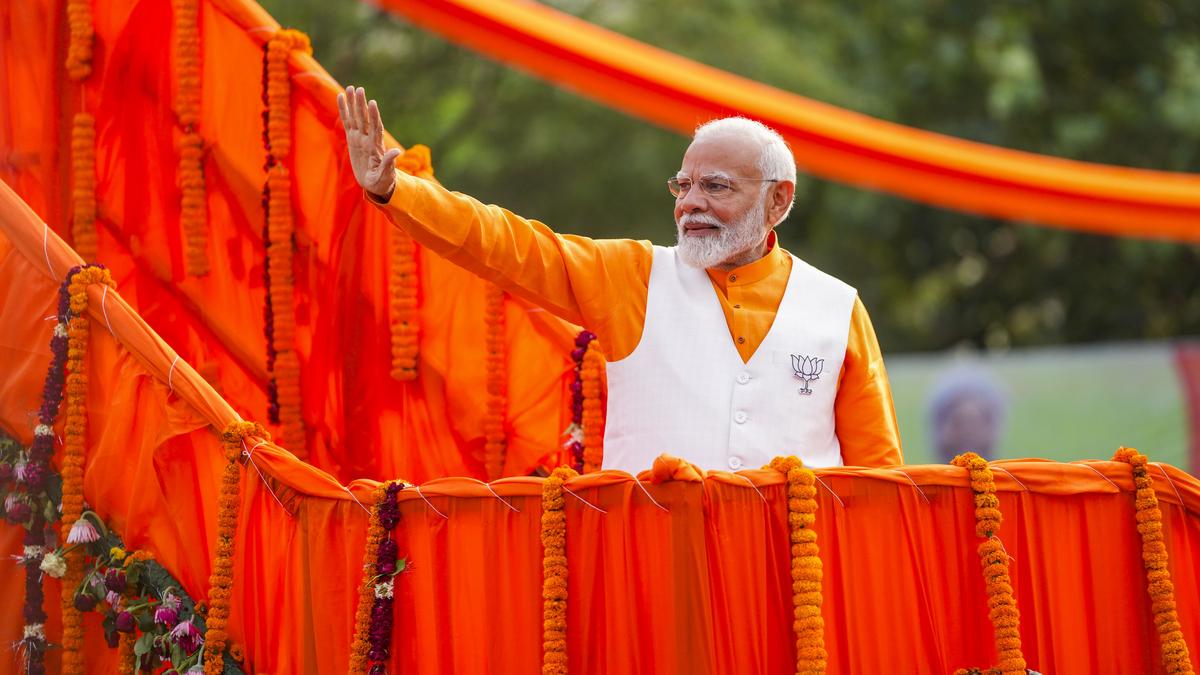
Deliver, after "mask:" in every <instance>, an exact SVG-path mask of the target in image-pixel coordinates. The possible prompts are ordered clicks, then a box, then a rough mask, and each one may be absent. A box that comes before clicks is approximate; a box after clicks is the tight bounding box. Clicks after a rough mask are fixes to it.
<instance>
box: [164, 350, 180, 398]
mask: <svg viewBox="0 0 1200 675" xmlns="http://www.w3.org/2000/svg"><path fill="white" fill-rule="evenodd" d="M176 363H179V355H178V354H176V355H175V360H174V361H172V362H171V369H170V370H168V371H167V387H168V388H169V389H170V390H171V393H172V394H174V393H175V384H174V383H173V382H172V380H171V378H173V377H175V364H176Z"/></svg>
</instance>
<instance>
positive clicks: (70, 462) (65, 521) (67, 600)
mask: <svg viewBox="0 0 1200 675" xmlns="http://www.w3.org/2000/svg"><path fill="white" fill-rule="evenodd" d="M67 278H68V280H69V281H68V284H67V293H68V297H69V304H68V308H69V311H70V318H69V319H68V321H67V367H66V372H67V379H66V425H65V427H64V431H65V436H64V439H63V454H62V481H63V484H62V532H70V530H71V527H72V526H73V525H74V524H75V521H77V520H79V518H80V516H81V515H82V514H83V469H84V451H85V448H86V443H87V392H88V378H87V370H86V364H85V363H84V359H85V358H86V356H87V348H88V328H89V323H88V318H87V308H88V287H89V286H91V285H92V284H104V285H106V286H109V287H111V286H112V285H113V281H112V275H111V274H109V271H108V270H107V269H105V268H103V267H101V266H99V265H85V266H83V267H77V268H72V270H71V272H70V273H69V274H68V277H67ZM64 558H65V559H66V563H67V570H66V573H65V574H64V575H63V577H62V622H63V638H62V646H63V655H62V669H63V672H64V673H72V674H73V673H82V672H83V652H82V649H83V617H82V616H81V615H80V612H79V610H78V609H76V607H75V602H74V601H75V588H76V587H77V586H79V583H80V582H81V581H82V580H83V563H84V560H83V551H82V550H80V549H78V548H74V549H70V550H68V551H67V552H66V553H65V554H64Z"/></svg>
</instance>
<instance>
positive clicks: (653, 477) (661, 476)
mask: <svg viewBox="0 0 1200 675" xmlns="http://www.w3.org/2000/svg"><path fill="white" fill-rule="evenodd" d="M705 475H707V472H705V471H704V469H701V468H700V467H698V466H696V465H695V464H692V463H691V462H689V461H687V460H686V459H680V458H679V457H675V456H674V455H668V454H666V453H665V452H664V453H663V454H661V455H659V456H658V457H655V458H654V464H652V465H651V466H650V470H649V471H642V472H641V473H639V474H638V479H639V480H649V481H650V482H651V483H665V482H667V481H671V480H679V481H686V482H689V483H695V482H699V481H702V480H704V476H705Z"/></svg>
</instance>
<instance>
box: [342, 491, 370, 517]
mask: <svg viewBox="0 0 1200 675" xmlns="http://www.w3.org/2000/svg"><path fill="white" fill-rule="evenodd" d="M342 489H343V490H345V491H346V494H348V495H350V498H351V499H353V500H354V503H355V504H358V507H359V508H360V509H362V510H363V511H366V512H367V516H370V515H371V509H368V508H367V507H365V506H363V503H362V502H360V501H358V497H355V496H354V493H353V492H351V491H350V488H348V487H346V486H345V485H343V486H342Z"/></svg>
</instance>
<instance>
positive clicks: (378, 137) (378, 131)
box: [367, 99, 383, 143]
mask: <svg viewBox="0 0 1200 675" xmlns="http://www.w3.org/2000/svg"><path fill="white" fill-rule="evenodd" d="M367 116H368V117H369V118H370V120H371V121H370V123H369V124H368V126H367V135H368V136H369V137H370V138H371V141H373V142H375V143H382V142H383V120H382V119H380V117H379V105H378V104H377V103H375V99H371V101H370V102H369V103H367Z"/></svg>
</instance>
